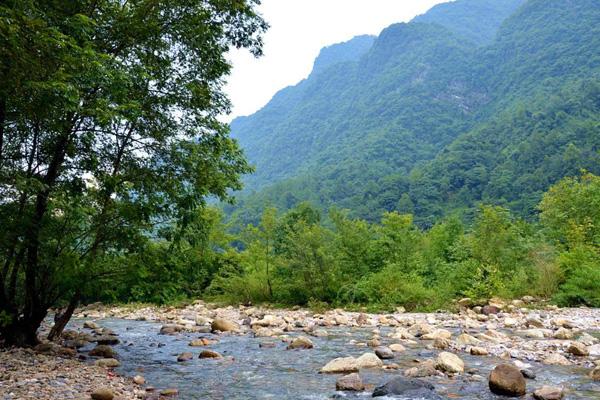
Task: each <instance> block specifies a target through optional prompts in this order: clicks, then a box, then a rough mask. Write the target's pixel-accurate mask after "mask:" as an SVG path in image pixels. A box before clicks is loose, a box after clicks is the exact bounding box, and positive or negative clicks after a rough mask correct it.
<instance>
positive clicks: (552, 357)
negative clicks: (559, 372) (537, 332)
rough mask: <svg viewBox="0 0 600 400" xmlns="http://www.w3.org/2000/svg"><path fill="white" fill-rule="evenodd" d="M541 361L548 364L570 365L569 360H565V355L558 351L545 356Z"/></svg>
mask: <svg viewBox="0 0 600 400" xmlns="http://www.w3.org/2000/svg"><path fill="white" fill-rule="evenodd" d="M543 362H544V364H549V365H571V362H570V361H569V360H567V359H566V357H565V356H563V355H561V354H558V353H552V354H549V355H548V356H547V357H546V358H544V361H543Z"/></svg>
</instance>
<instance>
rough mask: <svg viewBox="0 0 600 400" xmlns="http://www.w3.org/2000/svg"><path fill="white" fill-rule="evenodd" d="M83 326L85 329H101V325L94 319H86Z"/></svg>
mask: <svg viewBox="0 0 600 400" xmlns="http://www.w3.org/2000/svg"><path fill="white" fill-rule="evenodd" d="M83 327H84V328H85V329H101V328H100V325H98V324H97V323H95V322H94V321H85V322H84V323H83Z"/></svg>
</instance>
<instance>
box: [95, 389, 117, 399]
mask: <svg viewBox="0 0 600 400" xmlns="http://www.w3.org/2000/svg"><path fill="white" fill-rule="evenodd" d="M91 397H92V399H93V400H112V399H114V397H115V394H114V393H113V391H112V389H108V388H100V389H96V390H94V391H93V392H92V395H91Z"/></svg>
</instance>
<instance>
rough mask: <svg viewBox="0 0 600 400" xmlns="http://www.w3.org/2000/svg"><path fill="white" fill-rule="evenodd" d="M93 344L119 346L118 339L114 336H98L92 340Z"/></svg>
mask: <svg viewBox="0 0 600 400" xmlns="http://www.w3.org/2000/svg"><path fill="white" fill-rule="evenodd" d="M94 342H96V343H98V344H105V345H115V344H119V339H118V338H117V337H116V336H110V335H105V336H98V337H97V338H95V339H94Z"/></svg>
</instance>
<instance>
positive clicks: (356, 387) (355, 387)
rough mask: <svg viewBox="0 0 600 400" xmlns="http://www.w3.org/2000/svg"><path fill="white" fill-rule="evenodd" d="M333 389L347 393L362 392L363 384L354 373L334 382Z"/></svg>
mask: <svg viewBox="0 0 600 400" xmlns="http://www.w3.org/2000/svg"><path fill="white" fill-rule="evenodd" d="M335 389H336V390H341V391H349V392H362V391H363V390H365V384H364V383H363V381H362V379H361V378H360V375H359V374H357V373H356V372H355V373H352V374H349V375H344V376H342V377H340V378H338V380H337V381H336V382H335Z"/></svg>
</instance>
